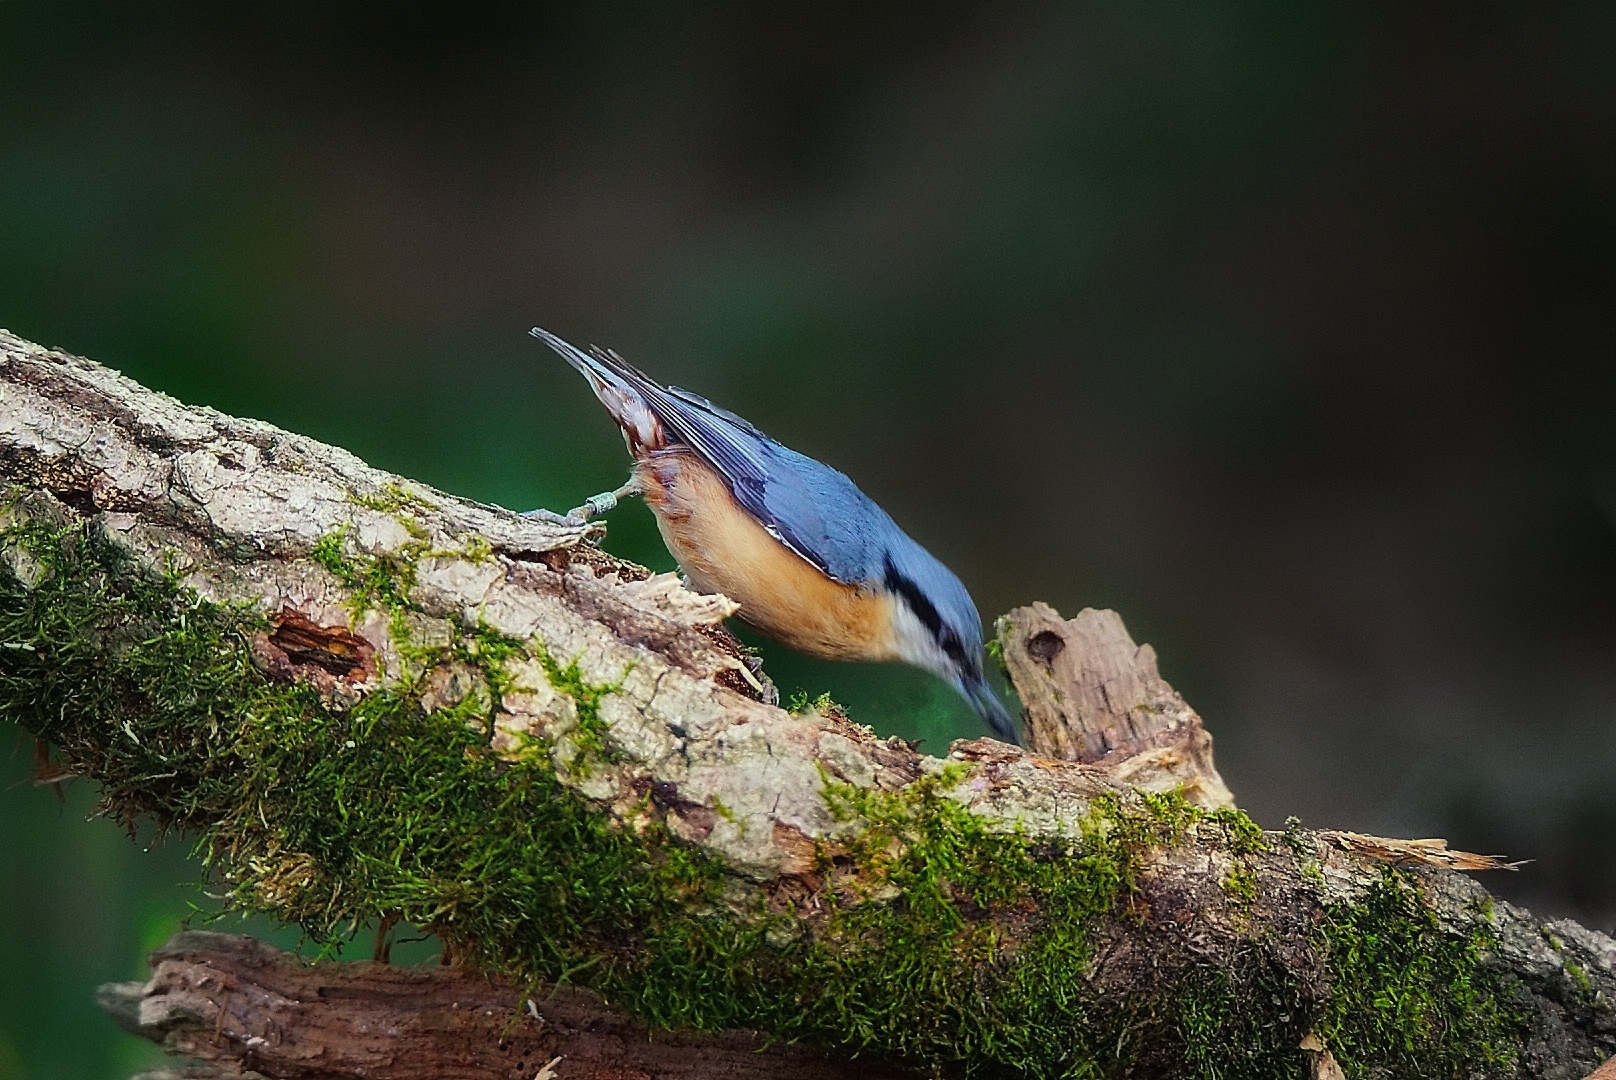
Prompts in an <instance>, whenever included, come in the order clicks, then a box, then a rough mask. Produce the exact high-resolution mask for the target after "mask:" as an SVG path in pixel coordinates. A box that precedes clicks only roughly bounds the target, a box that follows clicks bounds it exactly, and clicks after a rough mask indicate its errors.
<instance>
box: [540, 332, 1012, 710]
mask: <svg viewBox="0 0 1616 1080" xmlns="http://www.w3.org/2000/svg"><path fill="white" fill-rule="evenodd" d="M532 334H533V336H534V337H536V338H538V339H539V340H540V341H542V342H544V343H545V344H546V345H548V346H550V348H552V349H554V350H555V351H556V352H557V353H559V354H561V358H562V359H564V360H565V361H566V362H567V363H569V364H571V365H572V366H573V367H574V368H575V369H577V371H578V373H579V374H581V375H582V376H583V377H584V378H585V379H588V380H589V386H590V388H591V389H592V390H594V392H595V396H596V397H597V398H599V399H600V402H601V404H602V405H605V406H606V411H607V412H608V413H610V414H611V417H612V419H613V420H615V421H616V422H617V426H618V427H620V428H621V429H622V430H623V440H624V441H625V442H626V443H627V444H628V450H629V453H630V454H631V455H632V456H633V458H634V471H633V474H632V475H631V476H630V478H629V481H628V483H626V484H624V485H623V486H622V487H620V488H618V489H617V490H616V491H612V492H607V493H605V494H603V495H596V496H594V497H593V498H591V499H590V500H589V501H588V502H587V503H585V505H584V506H582V507H580V508H579V509H578V510H576V511H574V512H573V514H572V515H569V516H570V517H572V518H573V520H578V519H588V518H589V517H592V516H594V515H595V514H600V513H605V512H606V511H609V510H611V509H612V508H613V507H615V506H616V505H617V500H618V499H619V498H622V497H624V496H628V495H643V496H644V497H645V501H646V502H647V503H648V504H649V505H650V507H651V510H652V512H653V513H654V514H655V515H656V522H657V528H658V529H659V530H660V531H661V533H662V539H663V540H664V541H665V542H666V543H667V545H668V550H669V551H671V552H672V553H673V557H674V558H675V559H676V560H678V562H679V566H680V568H681V569H683V571H684V573H685V578H686V580H687V582H688V583H689V584H690V586H691V587H692V588H694V589H695V590H696V591H698V592H703V593H715V592H716V593H723V594H724V595H725V596H727V597H729V598H730V599H731V600H733V601H735V602H736V603H737V604H738V605H740V610H739V612H738V614H739V616H740V618H741V619H742V620H743V621H745V622H746V623H748V624H750V625H751V626H753V627H756V628H757V629H758V630H759V631H761V632H762V633H764V634H766V635H767V636H769V637H771V638H773V639H774V640H776V641H778V642H780V643H781V644H782V645H786V646H788V647H789V648H792V649H795V650H797V651H798V652H801V653H806V654H807V655H809V656H814V657H819V658H822V659H827V660H899V661H903V662H905V663H909V664H913V665H914V666H916V667H918V668H921V669H923V670H925V671H929V672H931V673H933V674H935V675H937V676H939V677H941V678H942V679H943V680H944V681H946V682H947V683H949V684H950V685H951V686H953V687H954V688H955V689H956V690H958V691H959V692H960V694H962V695H963V696H964V697H965V699H966V700H967V701H969V702H970V703H971V704H972V705H973V706H974V707H975V708H976V711H977V712H978V713H980V714H981V716H982V718H983V719H984V720H986V721H987V722H988V723H989V724H990V725H992V727H993V729H994V730H995V731H997V732H998V733H999V734H1000V735H1002V736H1004V737H1005V738H1007V739H1009V740H1011V741H1012V742H1017V741H1019V739H1018V737H1017V734H1016V725H1015V723H1014V721H1012V720H1011V718H1010V714H1009V712H1008V711H1006V709H1005V707H1004V703H1003V702H1002V701H1000V699H999V697H998V695H997V694H996V693H994V691H993V688H992V687H991V686H989V685H988V681H987V679H986V678H985V677H984V676H983V674H982V619H981V616H979V615H978V614H977V611H976V605H975V604H973V603H971V596H970V594H969V593H967V592H966V591H965V586H964V585H961V584H960V580H959V578H957V577H955V576H954V575H953V574H952V573H951V572H950V571H949V569H948V567H946V566H944V565H943V564H942V563H940V562H938V561H937V559H936V558H934V557H933V556H932V554H931V553H930V552H928V551H927V550H926V549H925V548H923V547H921V546H920V545H919V544H917V543H915V541H914V540H912V539H911V538H910V537H909V534H908V533H906V532H904V531H903V530H902V529H900V528H898V526H897V523H896V522H894V521H893V520H892V518H891V517H889V516H888V515H887V512H886V511H885V510H882V509H881V508H880V507H879V506H877V505H876V504H875V503H874V502H873V501H871V500H870V498H869V496H867V495H865V494H864V492H862V491H860V490H859V489H858V488H857V487H856V486H854V484H853V481H851V480H849V479H848V478H847V477H846V476H843V475H842V474H841V473H839V472H837V471H836V470H835V469H832V468H831V467H830V466H828V465H822V464H820V463H819V462H817V461H815V460H814V459H813V458H810V457H806V456H804V455H802V454H799V453H797V452H796V451H795V450H792V449H789V448H788V447H785V446H782V445H780V444H779V443H777V442H775V441H774V440H773V439H771V438H769V437H768V436H767V435H765V434H763V432H761V431H759V430H758V429H757V428H755V427H753V426H752V425H751V424H749V423H747V422H746V421H745V420H743V419H741V418H740V417H739V416H736V415H735V414H734V413H732V412H729V411H728V410H726V409H721V408H719V407H718V406H717V405H714V404H713V403H712V402H710V401H708V400H707V399H706V398H702V397H698V396H696V395H695V394H692V393H690V392H689V391H686V390H681V389H679V388H678V387H672V386H668V387H665V386H662V385H661V384H659V383H657V382H655V381H653V380H652V379H650V378H649V377H648V376H646V375H645V374H644V373H643V372H641V371H640V370H639V369H638V368H635V367H634V366H633V365H631V364H629V363H628V362H627V361H625V360H624V359H623V358H622V357H620V356H618V355H617V354H616V353H615V352H611V351H610V350H602V349H599V348H592V349H591V350H590V352H589V353H585V352H583V351H581V350H580V349H577V348H575V347H573V346H572V345H569V344H568V343H567V342H565V341H563V340H561V339H560V338H558V337H556V336H555V335H554V334H552V333H550V332H549V331H547V330H541V329H539V328H538V327H534V328H533V330H532Z"/></svg>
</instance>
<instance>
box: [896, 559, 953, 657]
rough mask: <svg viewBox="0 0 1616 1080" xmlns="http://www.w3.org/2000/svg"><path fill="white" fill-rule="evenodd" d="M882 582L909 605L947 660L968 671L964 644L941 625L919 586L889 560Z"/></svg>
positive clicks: (934, 610) (941, 622)
mask: <svg viewBox="0 0 1616 1080" xmlns="http://www.w3.org/2000/svg"><path fill="white" fill-rule="evenodd" d="M883 581H884V584H885V585H886V587H887V590H888V591H889V592H893V593H896V594H897V595H899V596H901V597H902V598H903V601H904V603H906V604H908V605H909V610H910V611H913V612H914V613H915V618H917V619H919V620H920V624H921V625H922V626H924V627H925V628H926V629H927V630H928V631H929V632H930V633H931V636H932V638H933V639H934V640H935V641H936V642H937V644H938V646H939V647H941V648H942V650H943V652H944V653H945V654H947V656H948V658H949V659H950V660H952V661H954V663H956V664H958V665H959V666H960V667H962V668H966V669H967V670H969V668H970V667H971V660H970V657H969V656H967V654H966V652H965V644H964V642H962V641H960V639H959V635H958V634H956V633H954V631H953V630H951V629H949V628H947V627H945V626H944V625H943V617H942V616H941V615H940V614H938V612H937V607H936V605H934V604H933V603H932V602H931V600H930V599H929V598H928V597H927V596H926V594H925V593H923V592H921V591H920V586H919V585H916V584H915V583H914V582H913V581H911V580H910V579H909V578H907V577H905V576H904V575H903V574H902V573H901V572H899V570H898V568H897V567H896V566H893V565H892V560H891V559H890V558H889V559H887V561H886V573H885V576H884V579H883Z"/></svg>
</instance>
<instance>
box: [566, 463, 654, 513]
mask: <svg viewBox="0 0 1616 1080" xmlns="http://www.w3.org/2000/svg"><path fill="white" fill-rule="evenodd" d="M644 494H645V488H644V487H643V486H642V485H641V484H640V478H639V475H638V474H633V475H630V476H629V478H628V483H626V484H624V485H623V486H622V487H620V488H617V489H616V490H615V491H603V492H601V493H600V494H599V495H591V496H589V498H587V499H585V500H584V504H583V505H582V506H579V507H576V508H574V509H572V510H569V511H567V517H568V519H569V520H572V521H576V522H584V521H588V520H589V519H590V518H593V517H599V516H600V515H601V514H609V513H611V512H612V511H613V510H616V509H617V501H618V500H619V499H626V498H629V497H630V496H633V495H644Z"/></svg>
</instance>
